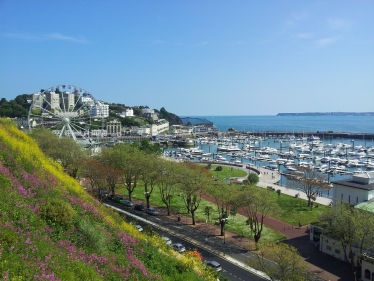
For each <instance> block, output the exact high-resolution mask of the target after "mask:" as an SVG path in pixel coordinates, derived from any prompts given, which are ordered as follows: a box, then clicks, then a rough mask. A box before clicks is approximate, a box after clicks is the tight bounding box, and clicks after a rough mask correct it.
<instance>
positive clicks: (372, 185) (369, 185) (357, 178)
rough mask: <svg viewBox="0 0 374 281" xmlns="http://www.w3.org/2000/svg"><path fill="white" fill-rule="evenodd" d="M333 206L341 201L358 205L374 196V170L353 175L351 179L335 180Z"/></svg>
mask: <svg viewBox="0 0 374 281" xmlns="http://www.w3.org/2000/svg"><path fill="white" fill-rule="evenodd" d="M333 194H334V197H333V206H334V207H335V205H336V204H338V203H340V202H343V201H344V202H347V203H349V204H351V205H357V204H359V203H361V202H365V201H368V200H370V199H372V198H374V171H371V172H365V173H362V174H357V175H353V176H352V179H351V180H340V181H336V182H333Z"/></svg>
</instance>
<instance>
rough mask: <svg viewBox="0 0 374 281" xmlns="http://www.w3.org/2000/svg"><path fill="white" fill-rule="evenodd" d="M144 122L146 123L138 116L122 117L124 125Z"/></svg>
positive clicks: (136, 124) (135, 124)
mask: <svg viewBox="0 0 374 281" xmlns="http://www.w3.org/2000/svg"><path fill="white" fill-rule="evenodd" d="M134 113H135V111H134ZM144 124H145V123H144V122H141V121H140V120H139V118H137V117H132V116H126V117H125V118H121V125H122V126H124V127H132V126H141V125H144Z"/></svg>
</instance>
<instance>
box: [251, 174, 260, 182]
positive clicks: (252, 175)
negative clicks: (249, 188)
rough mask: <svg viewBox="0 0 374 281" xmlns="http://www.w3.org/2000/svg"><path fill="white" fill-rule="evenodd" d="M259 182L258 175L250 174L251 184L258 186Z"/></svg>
mask: <svg viewBox="0 0 374 281" xmlns="http://www.w3.org/2000/svg"><path fill="white" fill-rule="evenodd" d="M259 180H260V179H259V177H258V175H257V174H256V173H249V175H248V181H249V183H250V184H257V183H258V181H259Z"/></svg>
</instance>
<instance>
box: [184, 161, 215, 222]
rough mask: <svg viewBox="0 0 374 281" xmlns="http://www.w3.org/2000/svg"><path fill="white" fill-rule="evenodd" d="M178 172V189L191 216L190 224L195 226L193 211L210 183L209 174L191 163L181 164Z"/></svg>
mask: <svg viewBox="0 0 374 281" xmlns="http://www.w3.org/2000/svg"><path fill="white" fill-rule="evenodd" d="M180 165H181V166H182V167H183V168H182V169H181V171H180V179H179V188H180V191H181V193H182V198H183V201H184V204H185V206H186V209H187V212H188V213H190V214H191V217H192V224H193V225H195V223H196V222H195V211H196V210H197V209H198V208H199V205H200V202H201V196H202V193H203V191H204V189H205V187H206V186H207V185H208V184H209V182H210V177H209V176H210V174H209V171H207V170H206V169H205V168H204V167H203V166H201V165H198V164H196V163H193V162H182V163H181V164H180Z"/></svg>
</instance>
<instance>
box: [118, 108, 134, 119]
mask: <svg viewBox="0 0 374 281" xmlns="http://www.w3.org/2000/svg"><path fill="white" fill-rule="evenodd" d="M120 116H121V117H133V116H134V110H133V109H132V108H131V107H126V108H125V111H122V113H121V114H120Z"/></svg>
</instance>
